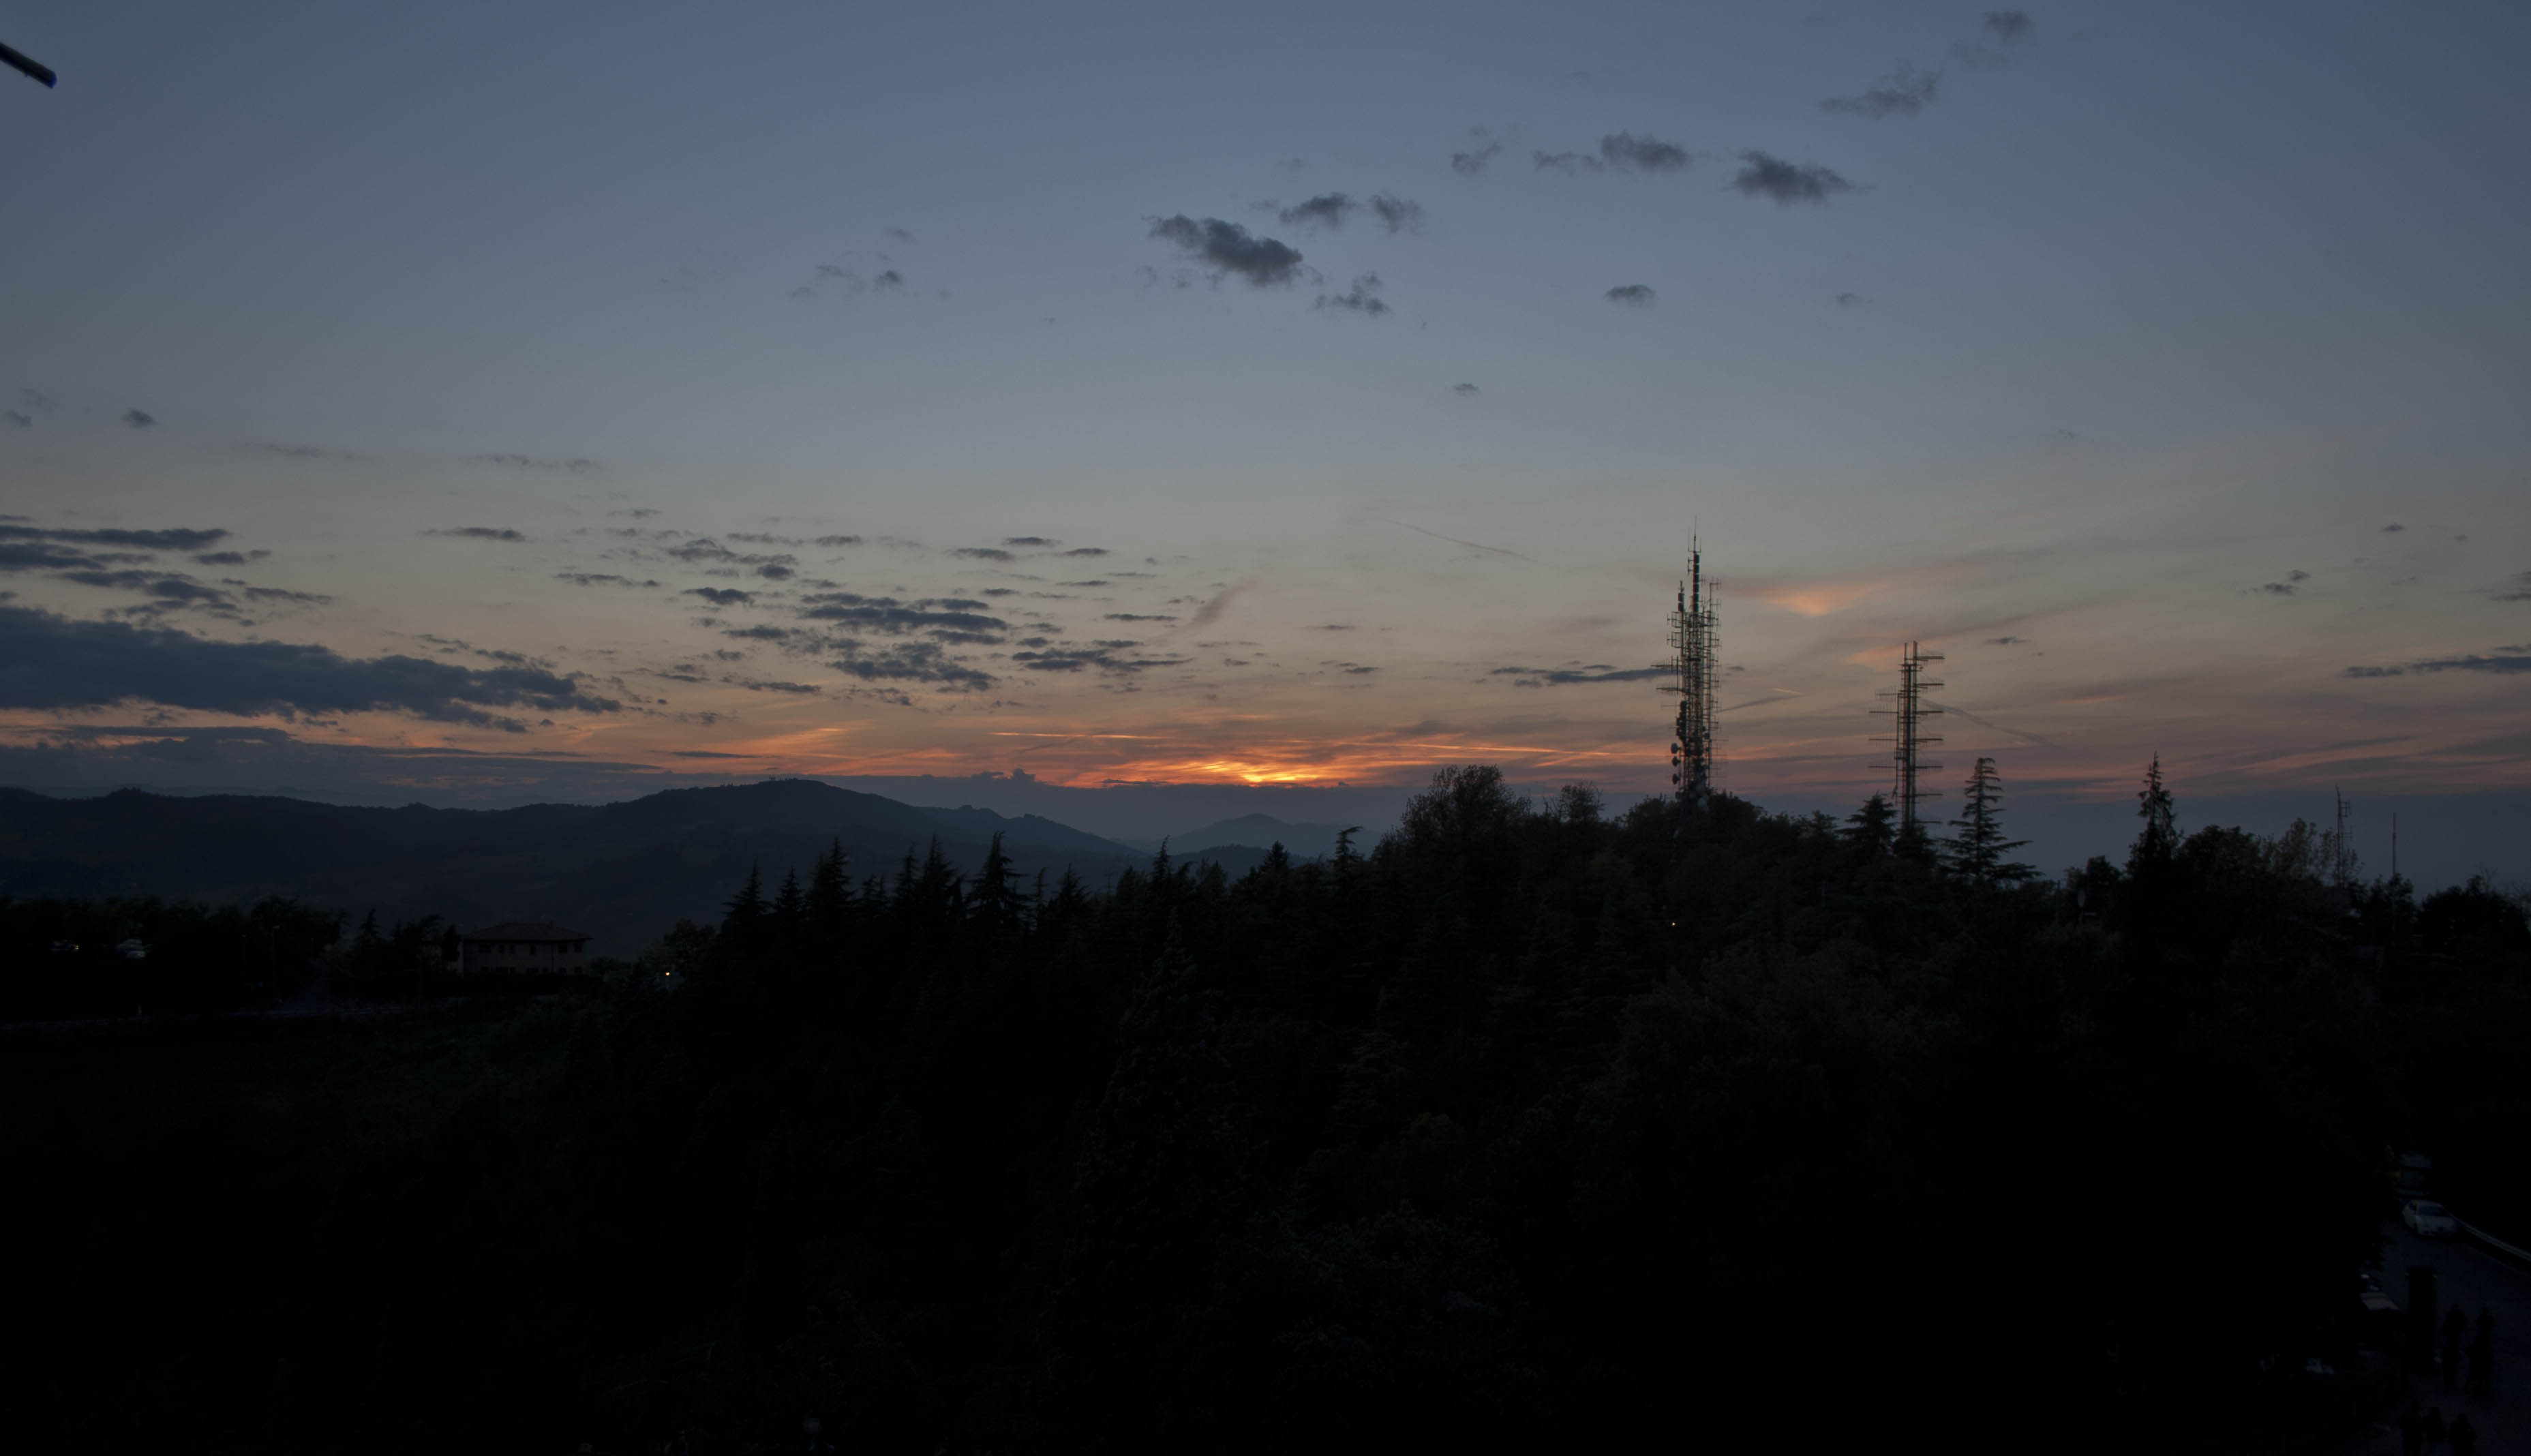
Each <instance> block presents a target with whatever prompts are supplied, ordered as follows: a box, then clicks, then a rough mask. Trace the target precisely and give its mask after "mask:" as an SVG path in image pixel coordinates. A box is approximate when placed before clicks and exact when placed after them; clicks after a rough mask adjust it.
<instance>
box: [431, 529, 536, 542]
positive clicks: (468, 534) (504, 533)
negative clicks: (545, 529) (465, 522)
mask: <svg viewBox="0 0 2531 1456" xmlns="http://www.w3.org/2000/svg"><path fill="white" fill-rule="evenodd" d="M422 534H423V535H447V536H460V537H463V538H464V539H467V540H470V541H524V540H526V539H527V537H526V536H524V535H521V534H519V533H518V532H515V531H512V530H510V529H509V528H508V527H506V526H451V527H449V528H447V529H446V530H443V531H425V532H422Z"/></svg>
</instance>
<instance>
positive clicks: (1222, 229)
mask: <svg viewBox="0 0 2531 1456" xmlns="http://www.w3.org/2000/svg"><path fill="white" fill-rule="evenodd" d="M1151 236H1153V237H1154V238H1158V239H1160V240H1161V241H1163V242H1166V243H1171V244H1174V245H1176V247H1177V248H1178V249H1179V250H1181V251H1182V252H1185V253H1186V254H1187V256H1189V257H1191V258H1194V259H1196V260H1198V261H1200V262H1202V263H1203V264H1204V265H1205V266H1207V267H1209V268H1210V269H1212V271H1213V274H1214V276H1215V277H1219V276H1221V275H1222V274H1225V273H1236V274H1238V275H1239V276H1240V277H1242V278H1245V279H1247V280H1248V283H1249V285H1250V286H1251V287H1254V288H1268V287H1274V286H1278V285H1281V284H1287V283H1291V282H1292V281H1294V280H1295V279H1297V278H1299V277H1300V275H1301V253H1300V251H1299V250H1298V249H1295V248H1293V247H1291V246H1290V245H1288V244H1285V243H1282V242H1279V241H1277V240H1275V239H1272V238H1260V237H1257V236H1255V235H1253V234H1251V233H1250V232H1249V231H1248V230H1247V229H1246V228H1243V227H1241V226H1240V225H1239V224H1237V223H1235V222H1223V221H1222V220H1221V219H1220V218H1217V217H1208V218H1206V219H1204V220H1203V221H1202V222H1198V221H1197V220H1195V219H1194V218H1192V217H1188V216H1187V215H1185V214H1184V213H1180V214H1179V215H1177V216H1175V217H1163V218H1160V219H1158V220H1156V221H1154V222H1153V224H1152V232H1151Z"/></svg>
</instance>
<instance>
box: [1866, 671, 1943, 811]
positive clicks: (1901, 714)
mask: <svg viewBox="0 0 2531 1456" xmlns="http://www.w3.org/2000/svg"><path fill="white" fill-rule="evenodd" d="M1941 660H1942V654H1941V653H1940V652H1928V651H1924V650H1922V649H1920V648H1919V647H1918V646H1917V645H1916V644H1914V643H1909V644H1907V645H1906V648H1905V650H1904V651H1902V652H1900V653H1899V654H1898V691H1897V692H1895V693H1884V694H1882V695H1881V696H1882V697H1884V698H1888V699H1893V700H1895V701H1894V703H1893V704H1892V705H1891V706H1889V707H1876V708H1874V709H1873V711H1874V712H1876V713H1882V714H1885V715H1886V716H1888V717H1890V718H1893V719H1895V720H1896V723H1895V726H1896V728H1897V731H1896V732H1895V733H1892V734H1890V735H1889V736H1887V737H1885V738H1875V739H1874V740H1872V741H1873V742H1874V743H1885V744H1888V745H1890V746H1891V748H1890V753H1889V759H1890V766H1891V767H1892V768H1893V769H1895V770H1896V782H1895V783H1894V784H1893V785H1892V786H1891V790H1890V797H1891V798H1892V799H1895V800H1896V801H1897V806H1898V837H1899V838H1900V839H1901V840H1905V839H1909V838H1912V837H1913V836H1914V835H1915V834H1916V833H1917V815H1916V804H1917V801H1919V800H1924V799H1940V797H1942V796H1941V795H1940V793H1939V792H1938V791H1936V790H1933V789H1927V788H1921V787H1919V785H1920V783H1921V782H1922V776H1923V775H1924V774H1927V773H1933V772H1937V771H1939V770H1940V768H1941V766H1942V765H1941V764H1940V763H1928V762H1925V761H1924V759H1923V751H1924V750H1926V749H1929V748H1932V747H1933V746H1934V745H1936V744H1939V743H1940V742H1941V739H1940V738H1939V737H1936V736H1935V735H1933V734H1930V733H1927V732H1926V731H1925V719H1927V718H1930V717H1935V716H1937V715H1939V714H1940V712H1941V709H1940V708H1939V707H1928V706H1926V705H1925V690H1926V689H1927V688H1939V687H1940V686H1942V685H1941V684H1940V683H1938V682H1936V681H1934V680H1933V679H1932V678H1929V677H1927V676H1925V664H1926V663H1929V662H1940V661H1941Z"/></svg>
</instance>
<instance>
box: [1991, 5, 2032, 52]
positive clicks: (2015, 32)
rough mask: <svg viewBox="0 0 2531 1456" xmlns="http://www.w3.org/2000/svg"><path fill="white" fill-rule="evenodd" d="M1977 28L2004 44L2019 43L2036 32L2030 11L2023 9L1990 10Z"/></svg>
mask: <svg viewBox="0 0 2531 1456" xmlns="http://www.w3.org/2000/svg"><path fill="white" fill-rule="evenodd" d="M1978 25H1979V28H1981V29H1983V30H1985V31H1986V32H1987V33H1988V34H1989V35H1992V36H1994V37H1995V38H1996V39H1997V41H1999V42H2001V43H2002V44H2005V45H2019V44H2020V43H2021V42H2023V41H2025V40H2028V39H2029V38H2030V37H2031V36H2032V35H2033V34H2035V33H2036V32H2037V29H2038V28H2037V26H2035V25H2034V24H2033V23H2032V22H2031V19H2030V13H2029V12H2028V11H2023V10H1990V11H1988V12H1987V13H1986V19H1985V20H1983V21H1980V22H1979V23H1978Z"/></svg>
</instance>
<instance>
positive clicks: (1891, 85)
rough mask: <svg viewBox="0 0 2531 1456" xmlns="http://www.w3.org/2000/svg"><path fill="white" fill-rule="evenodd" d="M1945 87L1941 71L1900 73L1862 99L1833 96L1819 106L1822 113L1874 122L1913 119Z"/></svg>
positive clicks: (1872, 89) (1859, 97)
mask: <svg viewBox="0 0 2531 1456" xmlns="http://www.w3.org/2000/svg"><path fill="white" fill-rule="evenodd" d="M1941 84H1942V75H1941V73H1940V72H1939V71H1906V70H1901V71H1899V72H1897V73H1895V74H1893V75H1890V76H1886V77H1884V78H1882V80H1881V81H1880V83H1879V84H1876V85H1874V86H1872V87H1871V88H1870V89H1869V90H1866V91H1865V92H1864V93H1863V94H1861V95H1859V96H1830V97H1829V98H1828V99H1827V100H1825V101H1822V102H1821V103H1819V104H1820V110H1822V111H1826V112H1830V113H1832V114H1835V115H1839V116H1868V117H1871V118H1872V119H1873V120H1875V121H1879V120H1880V119H1882V118H1883V117H1889V116H1914V115H1915V114H1916V113H1917V112H1920V111H1922V110H1924V109H1925V108H1926V107H1927V106H1929V105H1931V104H1933V101H1934V96H1935V92H1936V91H1937V90H1938V89H1939V88H1940V85H1941Z"/></svg>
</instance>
